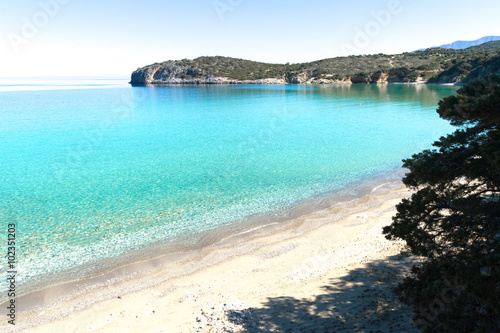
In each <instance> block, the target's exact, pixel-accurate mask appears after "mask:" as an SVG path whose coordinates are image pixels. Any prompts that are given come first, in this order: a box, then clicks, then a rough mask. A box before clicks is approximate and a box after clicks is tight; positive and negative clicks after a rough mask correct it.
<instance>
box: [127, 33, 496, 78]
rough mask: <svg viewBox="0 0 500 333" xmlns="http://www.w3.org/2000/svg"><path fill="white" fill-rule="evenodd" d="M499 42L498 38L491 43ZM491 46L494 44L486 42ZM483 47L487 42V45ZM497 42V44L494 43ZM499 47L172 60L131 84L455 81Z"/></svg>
mask: <svg viewBox="0 0 500 333" xmlns="http://www.w3.org/2000/svg"><path fill="white" fill-rule="evenodd" d="M491 43H497V42H491ZM485 44H488V45H489V44H490V43H485ZM483 45H484V44H483ZM491 45H494V44H491ZM499 55H500V49H492V48H490V47H488V48H485V49H474V48H470V49H465V50H453V49H441V48H433V49H429V50H426V51H417V52H411V53H402V54H396V55H386V54H375V55H360V56H349V57H338V58H330V59H324V60H319V61H314V62H310V63H298V64H269V63H262V62H256V61H250V60H243V59H237V58H228V57H221V56H216V57H199V58H196V59H194V60H188V59H184V60H170V61H165V62H161V63H155V64H152V65H149V66H145V67H142V68H139V69H138V70H137V71H135V72H134V73H133V75H132V82H131V83H132V84H134V83H135V84H143V83H145V84H147V83H153V84H155V83H157V84H162V83H163V82H165V83H169V82H170V81H169V80H172V79H180V80H196V79H203V78H211V77H225V78H229V79H232V80H259V79H266V78H281V79H285V80H286V82H289V83H305V82H308V83H330V82H338V81H346V80H350V81H351V82H354V83H357V82H366V83H370V82H416V81H428V82H433V83H448V82H451V83H454V82H460V81H464V80H466V79H467V76H468V75H469V74H470V73H472V72H473V71H476V70H478V69H479V68H481V67H482V66H484V65H485V64H486V63H488V62H489V61H491V60H492V59H494V58H495V57H498V56H499Z"/></svg>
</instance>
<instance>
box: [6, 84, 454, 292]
mask: <svg viewBox="0 0 500 333" xmlns="http://www.w3.org/2000/svg"><path fill="white" fill-rule="evenodd" d="M455 93H456V87H453V86H440V85H410V84H389V85H375V84H358V85H200V86H190V85H186V86H156V87H132V86H130V85H129V84H128V80H127V79H126V78H44V79H40V78H33V79H22V80H21V79H2V80H0V221H1V223H0V228H1V230H0V235H1V237H2V239H3V241H2V244H3V245H1V246H0V253H1V257H2V258H4V259H3V261H4V263H3V264H2V265H1V267H2V272H1V274H2V276H5V275H7V272H8V271H10V270H15V272H16V283H17V289H18V292H19V293H20V294H24V293H28V292H30V291H33V290H38V289H41V288H44V287H46V286H48V285H54V284H57V283H61V282H63V281H62V280H68V279H69V280H78V279H83V278H85V277H87V276H89V275H92V274H96V273H97V271H102V270H103V266H102V265H99V263H102V262H107V263H110V262H111V263H115V264H116V265H119V264H122V262H121V261H120V260H122V259H120V258H125V257H126V256H125V255H126V254H128V253H133V252H134V251H141V249H148V248H151V247H152V246H153V247H154V246H159V245H162V244H168V243H173V242H175V241H178V240H179V239H182V240H183V246H188V247H189V246H196V245H197V244H199V243H200V240H201V239H203V237H204V235H206V234H207V233H209V232H216V231H217V230H218V229H220V228H224V227H227V226H231V225H244V223H245V221H247V220H249V219H255V218H256V217H257V218H258V217H260V216H274V215H280V214H281V216H286V214H287V212H289V211H290V210H292V209H293V208H294V207H296V206H297V205H301V204H304V203H307V202H309V201H311V200H316V199H317V198H320V197H322V196H327V195H328V196H331V195H335V193H341V192H342V191H346V190H348V189H349V188H351V187H353V186H358V185H359V184H361V183H363V182H368V181H370V180H373V179H387V177H388V176H390V175H397V176H396V177H401V170H402V169H401V168H402V160H403V159H405V158H409V157H411V156H412V155H413V154H416V153H418V152H420V151H422V150H424V149H430V148H432V143H433V142H434V141H435V140H438V139H439V138H440V137H441V136H443V135H446V134H449V133H451V132H452V131H453V128H452V127H451V126H450V125H449V123H448V122H447V121H444V120H442V119H440V118H439V115H438V114H437V113H436V108H437V106H438V102H439V101H440V100H441V99H443V98H444V97H447V96H451V95H453V94H455ZM403 174H404V173H403ZM384 177H385V178H384ZM272 214H274V215H272ZM268 220H269V219H268ZM12 226H13V228H14V230H12ZM9 228H10V229H11V230H9ZM13 231H14V232H13ZM9 233H14V234H15V245H14V247H15V260H14V266H11V267H10V268H9V265H8V262H9V258H8V257H9V256H8V252H9V251H10V250H8V245H7V239H8V237H9V236H8V234H9ZM11 237H12V236H11ZM8 288H9V286H8V283H7V282H6V281H4V282H2V283H0V301H5V300H6V299H7V293H6V292H5V291H6V290H7V289H8Z"/></svg>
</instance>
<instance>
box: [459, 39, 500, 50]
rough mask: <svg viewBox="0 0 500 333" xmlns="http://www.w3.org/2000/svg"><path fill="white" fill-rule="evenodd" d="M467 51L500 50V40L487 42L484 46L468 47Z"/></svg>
mask: <svg viewBox="0 0 500 333" xmlns="http://www.w3.org/2000/svg"><path fill="white" fill-rule="evenodd" d="M467 49H468V50H496V49H500V40H493V41H491V42H486V43H483V44H479V45H475V46H471V47H468V48H467Z"/></svg>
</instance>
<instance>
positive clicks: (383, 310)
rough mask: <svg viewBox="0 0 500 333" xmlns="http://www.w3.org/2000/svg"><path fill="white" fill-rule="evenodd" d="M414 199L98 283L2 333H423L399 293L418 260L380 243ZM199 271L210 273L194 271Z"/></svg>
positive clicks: (352, 208) (387, 193) (307, 222)
mask: <svg viewBox="0 0 500 333" xmlns="http://www.w3.org/2000/svg"><path fill="white" fill-rule="evenodd" d="M408 196H409V193H408V191H407V190H406V189H405V188H404V186H403V185H401V184H399V185H397V186H395V187H392V188H384V187H382V188H379V189H377V190H376V191H373V192H372V193H371V194H369V195H367V196H364V197H363V198H360V199H359V200H356V201H353V202H351V203H349V204H344V205H338V206H337V207H333V208H331V209H327V210H323V211H320V212H316V213H314V214H310V215H308V216H305V217H302V218H299V219H295V220H294V221H291V222H290V223H287V224H285V225H284V226H283V227H276V228H275V229H274V230H273V232H268V231H266V230H265V228H264V230H262V232H257V233H255V234H251V235H248V236H247V237H241V238H239V237H234V238H233V239H230V240H227V241H225V242H222V243H219V244H217V245H214V246H210V247H208V248H205V249H203V250H202V251H198V252H196V253H195V254H194V258H189V260H178V261H176V262H173V263H172V262H171V263H165V262H162V263H159V262H157V263H154V261H153V264H150V265H149V266H148V267H147V269H146V268H144V267H141V270H143V271H142V273H144V272H147V274H146V275H144V274H136V275H130V276H129V278H128V279H127V280H125V281H112V280H111V279H110V280H108V281H106V282H102V283H97V282H96V283H95V285H93V286H92V287H89V288H87V289H85V290H84V291H85V292H82V293H80V295H79V296H72V298H69V299H65V300H62V298H63V296H65V295H66V294H65V291H64V290H63V291H61V292H60V293H61V295H59V296H57V295H55V296H54V295H51V297H52V298H50V299H48V301H47V302H48V304H46V306H45V307H44V308H40V309H36V311H32V312H30V313H21V314H20V315H19V316H18V319H17V325H16V327H15V329H14V330H13V327H11V325H9V326H6V320H4V321H3V323H0V331H2V332H5V331H21V330H22V331H23V332H24V331H26V332H119V333H125V332H238V331H246V330H248V331H251V332H254V331H261V332H268V331H277V332H287V331H290V332H291V331H293V332H296V331H303V332H324V331H326V332H338V331H345V332H353V331H360V332H364V331H366V332H370V331H374V332H376V331H383V332H389V331H394V332H413V331H415V332H416V329H415V328H414V327H413V326H412V323H411V320H410V312H409V310H408V309H407V308H406V307H405V306H403V305H402V304H401V303H400V302H399V301H398V299H397V297H396V296H395V295H394V294H393V293H392V292H391V290H392V288H393V287H394V286H395V285H396V284H397V282H398V281H400V279H401V276H402V275H403V274H405V273H407V272H408V269H409V267H410V265H411V264H412V263H413V262H416V259H415V258H413V257H411V256H404V255H399V252H400V250H401V249H402V248H403V246H402V244H401V243H393V242H389V241H387V240H386V239H385V238H384V236H383V235H382V227H383V226H386V225H388V224H390V223H391V216H393V215H394V213H395V208H394V206H395V205H396V204H397V203H398V202H399V201H400V200H401V198H403V197H408ZM340 213H342V214H341V215H342V216H344V217H343V218H341V219H340V220H338V216H340ZM199 263H205V264H206V267H205V268H203V269H196V267H199V266H200V265H199ZM155 265H157V266H155ZM179 272H181V273H185V274H186V275H183V276H179V274H178V273H179ZM176 276H177V277H176ZM133 290H135V291H133ZM59 299H61V300H60V301H58V300H59ZM54 300H56V301H54Z"/></svg>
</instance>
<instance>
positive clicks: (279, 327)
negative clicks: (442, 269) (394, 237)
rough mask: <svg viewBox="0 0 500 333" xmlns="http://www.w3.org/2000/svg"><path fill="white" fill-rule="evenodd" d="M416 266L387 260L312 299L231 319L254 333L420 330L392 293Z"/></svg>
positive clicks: (408, 259) (233, 313) (278, 303)
mask: <svg viewBox="0 0 500 333" xmlns="http://www.w3.org/2000/svg"><path fill="white" fill-rule="evenodd" d="M415 263H417V259H416V258H414V257H412V256H409V255H407V254H400V255H395V256H391V257H387V258H385V259H383V260H377V261H373V262H370V263H367V264H366V265H365V266H364V267H363V268H359V269H354V270H351V271H350V272H348V274H347V275H345V276H343V277H340V278H334V279H331V280H330V283H329V284H328V285H326V286H323V287H322V288H321V290H318V291H317V294H316V295H311V297H309V298H301V299H298V298H294V297H287V296H281V297H271V298H268V299H267V300H266V301H265V302H264V303H263V306H262V307H259V308H248V309H244V310H239V311H237V310H230V311H228V312H227V316H228V318H229V321H231V322H232V323H234V324H236V325H238V326H240V327H243V328H244V329H245V330H246V331H249V332H418V330H417V329H416V328H415V326H414V324H413V322H412V320H411V311H410V310H409V309H408V308H407V307H406V306H405V305H403V304H402V303H401V302H400V301H399V299H398V297H397V295H395V294H394V292H393V289H394V288H395V287H396V286H397V284H398V283H399V282H400V281H401V280H402V279H403V277H404V275H406V274H408V272H409V268H410V267H411V266H412V265H413V264H415ZM301 283H307V281H305V282H301Z"/></svg>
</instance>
